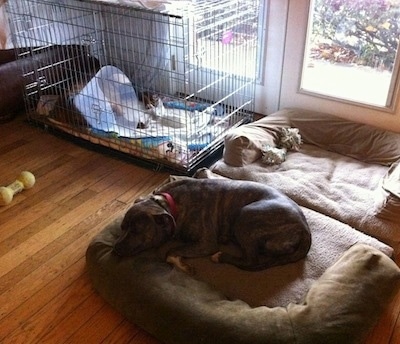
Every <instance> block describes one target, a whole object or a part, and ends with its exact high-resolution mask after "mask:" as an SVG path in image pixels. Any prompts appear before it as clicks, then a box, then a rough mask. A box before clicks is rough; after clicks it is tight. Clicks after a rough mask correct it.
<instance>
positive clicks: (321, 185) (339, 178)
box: [213, 144, 400, 250]
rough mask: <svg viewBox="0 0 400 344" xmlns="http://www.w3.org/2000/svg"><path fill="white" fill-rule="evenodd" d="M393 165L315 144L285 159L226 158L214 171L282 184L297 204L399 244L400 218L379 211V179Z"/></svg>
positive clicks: (279, 186)
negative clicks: (232, 162) (242, 161)
mask: <svg viewBox="0 0 400 344" xmlns="http://www.w3.org/2000/svg"><path fill="white" fill-rule="evenodd" d="M387 170H388V168H387V167H385V166H382V165H378V164H369V163H364V162H361V161H359V160H356V159H353V158H350V157H346V156H343V155H340V154H337V153H334V152H328V151H326V150H323V149H321V148H318V147H316V146H314V145H310V144H303V145H302V147H301V149H300V151H299V152H289V155H288V157H287V160H286V161H285V162H284V163H282V164H281V165H273V166H267V165H265V164H263V163H262V162H261V160H258V161H256V162H255V163H253V164H250V165H247V166H244V167H231V166H229V165H227V164H225V163H224V162H223V161H222V160H220V161H218V162H217V163H216V164H215V165H214V166H213V172H216V173H218V174H221V175H223V176H226V177H229V178H232V179H243V180H253V181H258V182H261V183H264V184H268V185H270V186H273V187H276V188H277V189H280V190H281V191H283V192H284V193H286V194H287V195H288V196H289V197H291V198H292V199H293V200H294V201H295V202H297V203H298V204H300V205H302V206H304V207H307V208H309V209H313V210H315V211H317V212H320V213H322V214H326V215H328V216H330V217H332V218H334V219H337V220H339V221H341V222H343V223H346V224H348V225H350V226H351V227H354V228H356V229H358V230H359V231H361V232H364V233H367V234H368V235H371V236H373V237H376V238H378V239H379V240H381V241H383V242H385V243H387V244H389V245H390V246H392V247H394V248H395V249H396V250H397V247H398V246H399V243H400V223H395V222H391V221H386V220H384V219H381V218H378V217H376V216H375V209H376V205H375V202H376V198H377V193H378V192H380V191H378V190H379V187H380V185H379V183H380V182H381V180H382V177H383V176H384V175H385V174H386V172H387Z"/></svg>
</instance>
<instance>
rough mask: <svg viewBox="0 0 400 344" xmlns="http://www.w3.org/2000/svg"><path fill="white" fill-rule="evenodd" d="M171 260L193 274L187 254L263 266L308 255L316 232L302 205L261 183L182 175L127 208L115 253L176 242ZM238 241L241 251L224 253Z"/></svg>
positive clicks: (251, 267) (127, 253)
mask: <svg viewBox="0 0 400 344" xmlns="http://www.w3.org/2000/svg"><path fill="white" fill-rule="evenodd" d="M171 239H175V240H179V241H180V242H182V245H180V246H178V247H174V248H172V249H171V250H170V251H168V253H167V257H166V260H167V261H168V262H170V263H172V264H174V265H175V266H176V267H177V268H179V269H181V270H183V271H185V272H186V273H190V274H192V273H193V272H194V271H193V269H192V267H191V266H189V265H188V264H187V263H185V262H184V261H183V260H182V258H185V257H186V258H195V257H201V256H211V259H212V260H213V261H214V262H216V263H228V264H233V265H235V266H237V267H238V268H241V269H244V270H262V269H266V268H269V267H272V266H276V265H283V264H288V263H292V262H296V261H298V260H300V259H302V258H304V257H305V256H306V255H307V253H308V251H309V249H310V245H311V234H310V230H309V227H308V224H307V221H306V219H305V217H304V214H303V212H302V211H301V209H300V208H299V206H298V205H297V204H296V203H295V202H294V201H292V200H291V199H290V198H288V197H287V196H285V195H284V194H283V193H281V192H280V191H278V190H276V189H274V188H272V187H268V186H265V185H263V184H260V183H256V182H250V181H234V180H223V179H194V178H193V179H190V178H188V179H183V180H178V181H175V182H171V183H168V184H166V185H164V186H162V187H161V188H160V189H159V190H157V192H155V193H154V194H152V195H150V196H148V197H146V198H142V199H139V200H137V201H136V202H135V203H134V204H133V206H132V207H131V208H130V209H129V210H128V211H127V213H126V215H125V217H124V219H123V221H122V224H121V235H120V236H119V237H118V238H117V240H116V242H115V245H114V251H115V252H116V253H117V254H118V255H120V256H131V255H136V254H138V253H140V252H142V251H144V250H147V249H150V248H155V247H159V246H160V245H162V244H163V243H165V242H167V241H169V240H171ZM228 243H233V244H235V245H236V246H237V247H238V248H239V249H240V251H241V255H238V256H235V255H231V254H229V253H227V252H221V251H220V245H221V244H228Z"/></svg>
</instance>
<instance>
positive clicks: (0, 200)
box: [0, 171, 36, 205]
mask: <svg viewBox="0 0 400 344" xmlns="http://www.w3.org/2000/svg"><path fill="white" fill-rule="evenodd" d="M35 181H36V180H35V176H34V175H33V174H32V173H31V172H28V171H22V172H21V174H20V175H19V177H18V178H17V180H16V181H15V182H13V183H11V184H10V185H8V186H1V187H0V196H1V197H0V205H8V204H10V203H11V201H12V199H13V197H14V195H15V194H17V193H19V192H21V191H22V190H24V189H30V188H31V187H32V186H33V185H35Z"/></svg>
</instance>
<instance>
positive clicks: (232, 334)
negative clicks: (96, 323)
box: [86, 219, 400, 344]
mask: <svg viewBox="0 0 400 344" xmlns="http://www.w3.org/2000/svg"><path fill="white" fill-rule="evenodd" d="M120 221H121V219H117V220H116V221H114V222H112V223H111V224H110V225H109V226H107V227H106V228H105V229H104V230H103V231H102V232H101V233H100V234H99V235H97V236H96V237H95V238H94V239H93V241H92V242H91V244H90V245H89V247H88V249H87V252H86V261H87V269H88V273H89V276H90V278H91V280H92V282H93V285H94V287H95V288H96V290H97V291H98V292H99V293H100V295H101V296H103V297H104V298H105V299H106V300H107V301H108V302H109V303H110V304H111V305H112V306H113V307H115V308H116V309H117V310H118V311H119V312H121V313H122V314H123V315H124V316H125V317H126V318H127V319H129V320H130V321H132V322H133V323H135V324H137V325H139V326H141V327H142V328H143V329H145V330H146V331H148V332H149V333H151V334H153V335H154V336H155V337H156V338H158V339H159V340H161V341H162V342H164V343H174V344H180V343H181V344H187V343H192V344H197V343H199V344H200V343H207V344H213V343H215V344H225V343H226V344H231V343H236V344H239V343H243V344H257V343H260V344H261V343H262V344H265V343H270V344H274V343H292V344H310V343H313V344H318V343H321V344H322V343H323V344H329V343H332V344H333V343H335V344H337V343H347V344H349V343H357V342H359V341H360V339H361V338H363V337H364V336H365V334H366V333H367V332H368V331H369V329H370V328H371V326H373V325H374V324H375V322H376V321H377V319H378V318H379V316H380V314H381V311H382V309H383V308H384V307H385V306H386V305H387V304H388V302H389V301H390V300H391V299H392V297H393V293H394V292H395V291H397V290H398V287H399V281H400V270H399V268H398V267H397V266H396V264H394V263H393V261H391V260H390V258H388V257H387V256H386V255H385V254H383V253H381V252H380V251H379V250H377V249H375V248H372V247H370V246H367V245H361V244H358V245H355V246H353V247H352V248H350V249H349V250H348V251H347V252H346V253H345V254H344V256H343V257H342V258H341V259H339V261H338V262H337V263H335V264H334V265H333V266H332V267H331V268H329V269H328V270H327V271H326V273H324V274H323V275H322V276H321V277H320V279H319V280H317V282H315V283H314V284H313V285H312V286H311V289H310V291H309V292H308V294H307V296H306V298H305V302H304V303H302V304H298V305H295V304H292V305H290V306H289V307H287V308H286V307H273V308H270V307H264V306H261V307H254V308H251V307H250V306H249V305H248V304H247V303H245V302H243V301H240V300H233V301H231V300H228V299H227V298H226V297H225V296H224V295H223V294H222V293H221V292H219V291H218V290H216V289H214V288H212V287H211V286H210V285H209V284H207V283H204V282H202V281H199V280H196V279H195V278H193V277H191V276H188V275H186V274H184V273H182V272H180V271H177V270H175V269H172V268H171V267H170V266H169V265H168V264H166V263H165V262H164V260H163V259H162V258H161V257H160V256H159V255H158V254H157V252H156V251H152V250H150V251H147V252H144V253H143V254H140V255H138V256H136V257H130V258H120V257H118V256H116V255H115V254H114V253H113V249H112V248H113V243H114V241H115V239H116V237H117V235H118V233H119V225H120ZM226 282H227V283H235V281H226Z"/></svg>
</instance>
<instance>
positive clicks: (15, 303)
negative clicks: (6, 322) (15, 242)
mask: <svg viewBox="0 0 400 344" xmlns="http://www.w3.org/2000/svg"><path fill="white" fill-rule="evenodd" d="M112 204H113V205H114V206H111V207H109V206H106V207H105V208H106V209H104V210H98V211H97V212H96V213H95V214H92V215H88V217H87V218H86V219H85V220H83V221H81V222H80V223H79V224H78V225H77V227H76V228H74V230H72V231H70V232H68V234H67V233H66V234H65V236H61V237H59V238H58V240H56V241H54V242H52V244H51V245H48V246H46V248H43V250H42V251H40V252H38V253H37V254H35V255H34V256H32V258H31V259H28V260H27V261H26V262H24V263H25V264H24V268H25V269H26V268H29V267H33V268H35V267H36V268H35V269H33V270H32V271H31V272H30V273H28V271H25V270H22V271H20V272H21V273H22V272H25V274H22V275H21V274H17V275H15V274H12V271H10V274H11V275H12V276H14V278H15V277H16V276H21V280H20V281H19V282H17V283H15V284H14V285H13V286H12V287H11V288H9V289H7V290H6V291H5V292H4V293H2V294H1V295H0V305H2V306H1V308H0V309H1V312H0V321H1V322H3V320H2V318H3V317H5V316H7V315H8V314H9V313H11V312H13V310H14V309H16V308H17V307H19V306H21V305H22V304H23V303H24V302H25V301H26V300H28V299H29V297H30V296H31V295H33V294H34V293H36V292H38V291H41V290H42V289H47V288H48V286H47V284H48V283H50V282H52V283H56V284H57V283H58V280H57V277H58V276H59V275H60V274H62V273H63V270H64V269H66V268H68V266H70V265H73V264H75V262H76V261H78V260H79V259H83V258H84V255H85V251H86V248H87V246H88V244H89V242H90V240H91V239H92V237H93V236H94V235H95V234H97V233H98V232H99V231H100V230H101V229H102V228H103V227H104V226H105V224H107V223H108V222H109V221H110V220H109V217H108V216H107V214H109V216H115V214H116V213H117V214H118V212H116V208H115V207H118V208H119V207H120V205H121V203H120V202H117V201H113V202H112ZM67 243H69V244H68V245H67ZM32 259H33V262H32ZM29 263H30V264H29ZM19 266H21V265H19ZM3 279H4V277H3ZM55 279H56V280H55ZM44 295H46V290H45V291H44ZM40 297H43V295H41V296H40Z"/></svg>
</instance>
